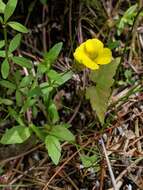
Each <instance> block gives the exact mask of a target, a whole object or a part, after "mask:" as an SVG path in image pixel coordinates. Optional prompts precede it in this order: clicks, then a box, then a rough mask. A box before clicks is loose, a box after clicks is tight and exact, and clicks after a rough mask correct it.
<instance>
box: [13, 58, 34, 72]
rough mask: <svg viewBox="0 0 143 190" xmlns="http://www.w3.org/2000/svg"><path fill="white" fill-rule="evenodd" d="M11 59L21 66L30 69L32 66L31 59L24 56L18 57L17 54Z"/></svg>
mask: <svg viewBox="0 0 143 190" xmlns="http://www.w3.org/2000/svg"><path fill="white" fill-rule="evenodd" d="M11 59H12V61H13V62H14V63H16V64H17V65H19V66H21V67H26V68H28V69H31V68H32V64H31V61H30V60H28V59H27V58H25V57H19V56H13V57H12V58H11Z"/></svg>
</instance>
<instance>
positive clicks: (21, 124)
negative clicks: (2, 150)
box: [8, 107, 24, 126]
mask: <svg viewBox="0 0 143 190" xmlns="http://www.w3.org/2000/svg"><path fill="white" fill-rule="evenodd" d="M8 112H9V115H10V116H11V117H13V118H14V119H15V120H16V121H17V122H18V124H19V125H20V126H24V122H23V120H22V119H21V116H20V114H19V113H17V112H16V111H15V110H14V109H12V108H11V107H9V108H8Z"/></svg>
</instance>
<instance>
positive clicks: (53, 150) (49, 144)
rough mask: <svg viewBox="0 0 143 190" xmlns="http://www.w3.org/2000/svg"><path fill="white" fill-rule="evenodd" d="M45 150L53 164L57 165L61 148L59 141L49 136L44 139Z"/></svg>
mask: <svg viewBox="0 0 143 190" xmlns="http://www.w3.org/2000/svg"><path fill="white" fill-rule="evenodd" d="M45 145H46V149H47V151H48V154H49V156H50V158H51V159H52V161H53V163H54V164H55V165H57V164H58V163H59V160H60V157H61V146H60V142H59V140H58V139H57V138H56V137H54V136H51V135H48V136H47V137H46V139H45Z"/></svg>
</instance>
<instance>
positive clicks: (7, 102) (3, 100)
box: [0, 98, 13, 106]
mask: <svg viewBox="0 0 143 190" xmlns="http://www.w3.org/2000/svg"><path fill="white" fill-rule="evenodd" d="M0 104H5V105H7V106H11V105H12V104H13V101H12V100H10V99H7V98H0Z"/></svg>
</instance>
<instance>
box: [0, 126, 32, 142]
mask: <svg viewBox="0 0 143 190" xmlns="http://www.w3.org/2000/svg"><path fill="white" fill-rule="evenodd" d="M30 135H31V132H30V128H28V127H24V126H16V127H12V128H11V129H8V130H6V132H5V134H4V135H3V136H2V138H1V140H0V143H2V144H20V143H23V142H24V141H25V140H27V139H28V138H29V137H30Z"/></svg>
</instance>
